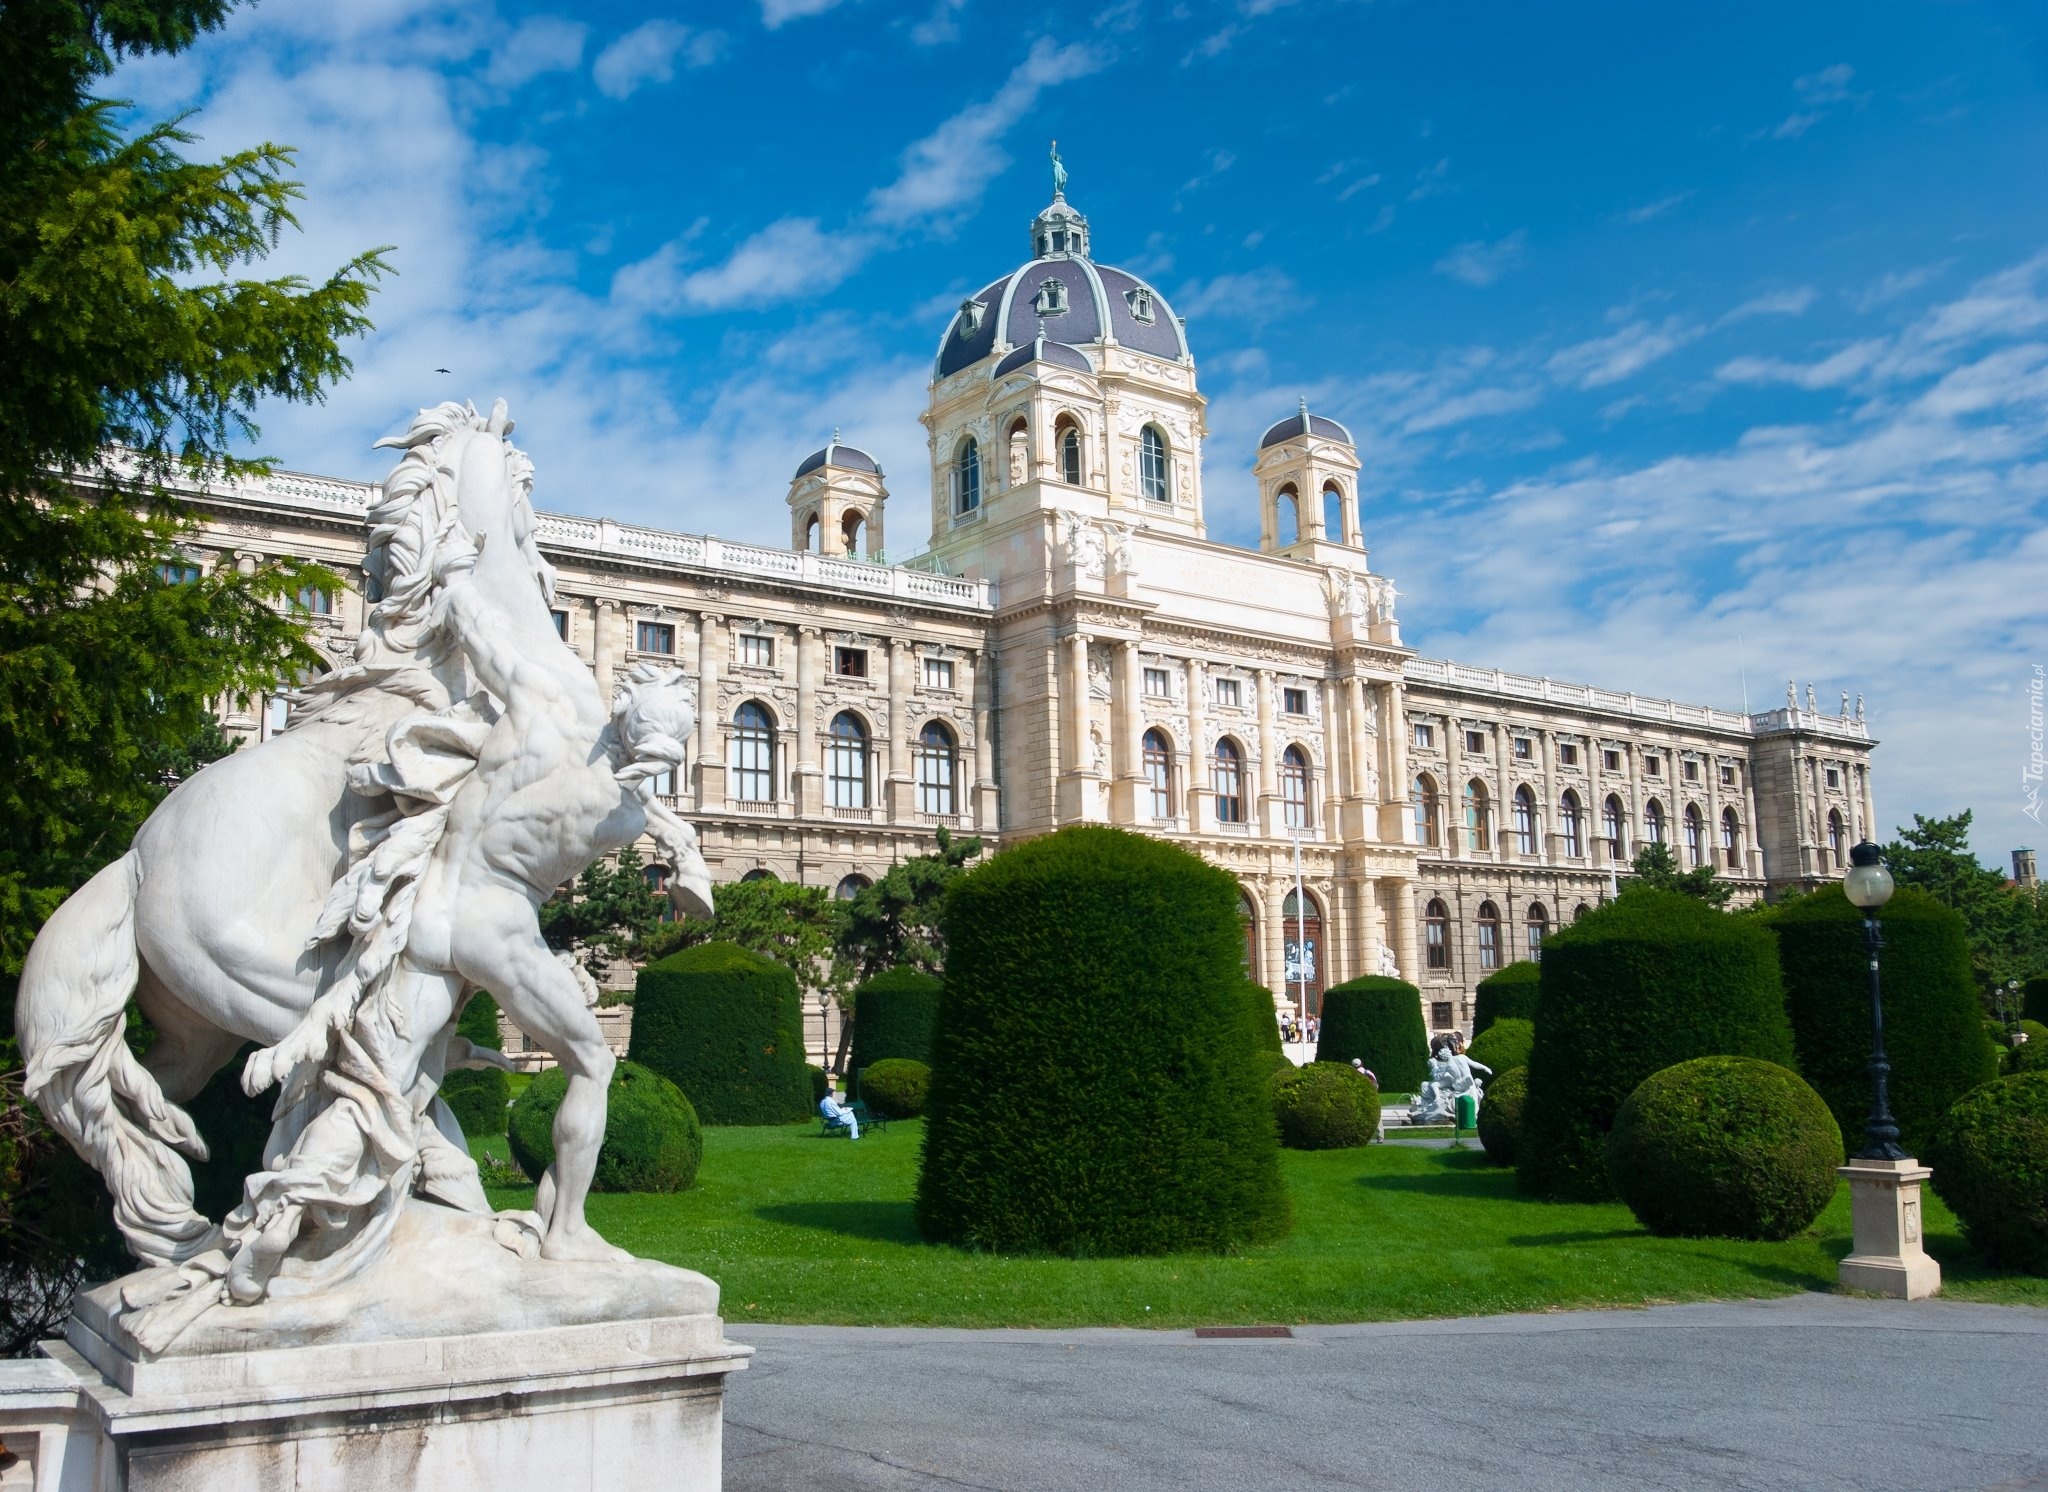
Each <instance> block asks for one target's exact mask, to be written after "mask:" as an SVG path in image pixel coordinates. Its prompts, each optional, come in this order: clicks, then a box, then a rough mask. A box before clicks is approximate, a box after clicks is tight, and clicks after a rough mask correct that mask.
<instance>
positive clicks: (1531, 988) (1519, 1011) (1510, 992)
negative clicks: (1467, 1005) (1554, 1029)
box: [1472, 958, 1543, 1038]
mask: <svg viewBox="0 0 2048 1492" xmlns="http://www.w3.org/2000/svg"><path fill="white" fill-rule="evenodd" d="M1542 978H1543V969H1542V965H1540V964H1538V963H1537V962H1536V960H1534V959H1533V958H1524V959H1518V960H1516V961H1515V962H1514V963H1511V964H1509V965H1508V966H1507V967H1506V968H1505V969H1496V970H1494V972H1493V973H1491V974H1489V975H1487V976H1486V977H1485V978H1484V979H1482V980H1480V981H1479V983H1478V984H1477V985H1475V986H1474V987H1473V990H1472V1035H1473V1036H1474V1038H1477V1037H1480V1036H1483V1035H1484V1034H1485V1033H1486V1030H1487V1028H1488V1027H1490V1026H1491V1025H1492V1024H1493V1023H1494V1022H1495V1021H1506V1020H1516V1021H1528V1022H1529V1023H1530V1024H1531V1025H1534V1024H1535V1022H1536V997H1537V994H1538V993H1539V992H1540V990H1541V989H1542Z"/></svg>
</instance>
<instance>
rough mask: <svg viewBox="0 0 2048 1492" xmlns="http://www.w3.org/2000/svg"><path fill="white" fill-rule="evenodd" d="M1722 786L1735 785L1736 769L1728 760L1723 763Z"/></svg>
mask: <svg viewBox="0 0 2048 1492" xmlns="http://www.w3.org/2000/svg"><path fill="white" fill-rule="evenodd" d="M1721 786H1723V787H1733V786H1735V769H1734V768H1733V767H1731V766H1729V765H1728V764H1727V763H1726V762H1723V763H1721Z"/></svg>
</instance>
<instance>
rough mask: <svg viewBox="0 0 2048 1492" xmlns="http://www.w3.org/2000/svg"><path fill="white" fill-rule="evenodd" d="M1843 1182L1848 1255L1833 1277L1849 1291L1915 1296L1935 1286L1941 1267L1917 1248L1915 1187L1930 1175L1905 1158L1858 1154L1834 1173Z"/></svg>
mask: <svg viewBox="0 0 2048 1492" xmlns="http://www.w3.org/2000/svg"><path fill="white" fill-rule="evenodd" d="M1836 1174H1837V1175H1839V1176H1845V1177H1847V1178H1848V1180H1849V1206H1850V1215H1851V1218H1852V1224H1851V1234H1850V1251H1849V1257H1848V1258H1846V1259H1844V1260H1843V1261H1842V1265H1841V1269H1840V1271H1839V1272H1838V1274H1837V1278H1838V1279H1839V1280H1840V1281H1841V1283H1842V1285H1843V1287H1844V1288H1845V1289H1849V1290H1864V1291H1868V1292H1869V1293H1870V1294H1872V1295H1889V1296H1892V1297H1893V1298H1894V1299H1897V1300H1921V1299H1924V1298H1925V1297H1927V1296H1929V1295H1935V1294H1938V1293H1939V1292H1940V1290H1941V1266H1940V1265H1939V1264H1937V1263H1936V1262H1935V1261H1934V1260H1933V1259H1931V1258H1929V1257H1928V1256H1927V1252H1926V1250H1925V1249H1923V1248H1922V1247H1921V1216H1920V1186H1921V1183H1923V1182H1925V1181H1926V1180H1927V1178H1928V1177H1929V1176H1932V1175H1933V1174H1934V1173H1933V1172H1932V1171H1930V1170H1929V1169H1928V1168H1927V1167H1925V1166H1923V1165H1921V1164H1920V1162H1919V1161H1917V1160H1914V1159H1913V1158H1912V1157H1911V1156H1907V1157H1906V1158H1904V1159H1903V1160H1876V1159H1871V1158H1869V1157H1865V1156H1858V1157H1856V1158H1855V1159H1854V1160H1851V1161H1850V1162H1849V1164H1847V1165H1846V1166H1843V1167H1841V1168H1840V1169H1839V1170H1838V1171H1837V1172H1836Z"/></svg>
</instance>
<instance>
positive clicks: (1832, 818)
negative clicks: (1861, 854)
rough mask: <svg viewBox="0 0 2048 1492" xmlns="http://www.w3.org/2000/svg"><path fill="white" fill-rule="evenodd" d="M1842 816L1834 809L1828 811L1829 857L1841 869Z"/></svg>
mask: <svg viewBox="0 0 2048 1492" xmlns="http://www.w3.org/2000/svg"><path fill="white" fill-rule="evenodd" d="M1842 839H1843V834H1842V816H1841V814H1839V813H1837V812H1836V811H1835V810H1834V809H1832V808H1830V809H1829V810H1828V857H1829V858H1830V859H1832V860H1833V861H1834V862H1835V865H1836V867H1837V868H1838V869H1839V868H1840V866H1841V864H1842Z"/></svg>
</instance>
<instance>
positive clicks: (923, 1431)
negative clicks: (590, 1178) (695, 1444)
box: [725, 1295, 2048, 1492]
mask: <svg viewBox="0 0 2048 1492" xmlns="http://www.w3.org/2000/svg"><path fill="white" fill-rule="evenodd" d="M730 1331H731V1335H732V1336H734V1337H736V1338H738V1339H739V1340H741V1341H745V1342H751V1343H753V1344H755V1345H756V1346H757V1347H758V1348H759V1349H760V1353H759V1355H758V1356H757V1357H756V1358H755V1359H754V1366H753V1367H752V1368H750V1369H749V1370H748V1371H746V1372H744V1373H740V1374H737V1375H735V1376H734V1377H733V1378H732V1379H731V1380H730V1390H729V1392H728V1396H727V1400H726V1430H725V1437H726V1438H725V1486H726V1489H727V1492H770V1489H773V1492H786V1489H791V1488H804V1487H810V1488H820V1489H829V1492H870V1489H875V1492H880V1489H890V1492H897V1489H926V1488H932V1489H937V1488H962V1487H966V1488H1000V1489H1004V1492H1009V1489H1017V1492H1026V1489H1029V1492H1065V1489H1075V1492H1081V1489H1086V1492H1237V1489H1244V1492H1269V1489H1271V1492H1319V1489H1324V1488H1388V1489H1398V1492H1422V1489H1432V1492H1434V1489H1445V1488H1450V1489H1481V1488H1516V1489H1533V1492H1549V1489H1553V1488H1554V1489H1559V1492H1564V1489H1570V1492H1581V1489H1605V1488H1617V1489H1619V1488H1627V1489H1638V1488H1702V1487H1710V1488H1758V1489H1768V1492H1792V1489H1799V1492H1807V1489H1835V1488H1839V1489H1843V1492H1878V1489H1891V1488H1898V1489H1901V1492H1905V1489H1911V1492H1926V1489H1945V1488H1987V1489H1997V1492H2023V1489H2048V1390H2044V1387H2043V1385H2044V1384H2048V1310H2033V1309H2028V1308H2025V1307H2003V1306H1977V1305H1962V1304H1954V1303H1950V1302H1947V1301H1938V1300H1937V1301H1921V1302H1917V1303H1915V1304H1912V1305H1904V1304H1900V1303H1896V1302H1886V1301H1871V1300H1857V1299H1851V1298H1848V1297H1840V1296H1828V1295H1804V1296H1795V1297H1792V1298H1789V1299H1784V1300H1773V1301H1757V1302H1746V1303H1740V1304H1726V1305H1703V1306H1665V1307H1659V1308H1657V1309H1654V1310H1647V1311H1601V1312H1590V1311H1589V1312H1562V1313H1558V1314H1555V1315H1545V1316H1495V1317H1482V1318H1472V1319H1466V1320H1458V1321H1434V1322H1420V1321H1414V1322H1402V1323H1398V1324H1388V1325H1378V1326H1310V1327H1297V1328H1296V1329H1295V1337H1294V1339H1293V1340H1289V1341H1273V1340H1249V1341H1247V1340H1227V1341H1217V1340H1197V1339H1196V1338H1195V1337H1194V1336H1193V1334H1192V1333H1189V1332H1147V1331H1115V1330H1099V1329H1098V1330H1081V1331H914V1330H908V1329H896V1328H858V1327H806V1326H763V1325H758V1324H755V1325H750V1324H748V1323H746V1322H736V1323H733V1325H732V1326H731V1328H730Z"/></svg>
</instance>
